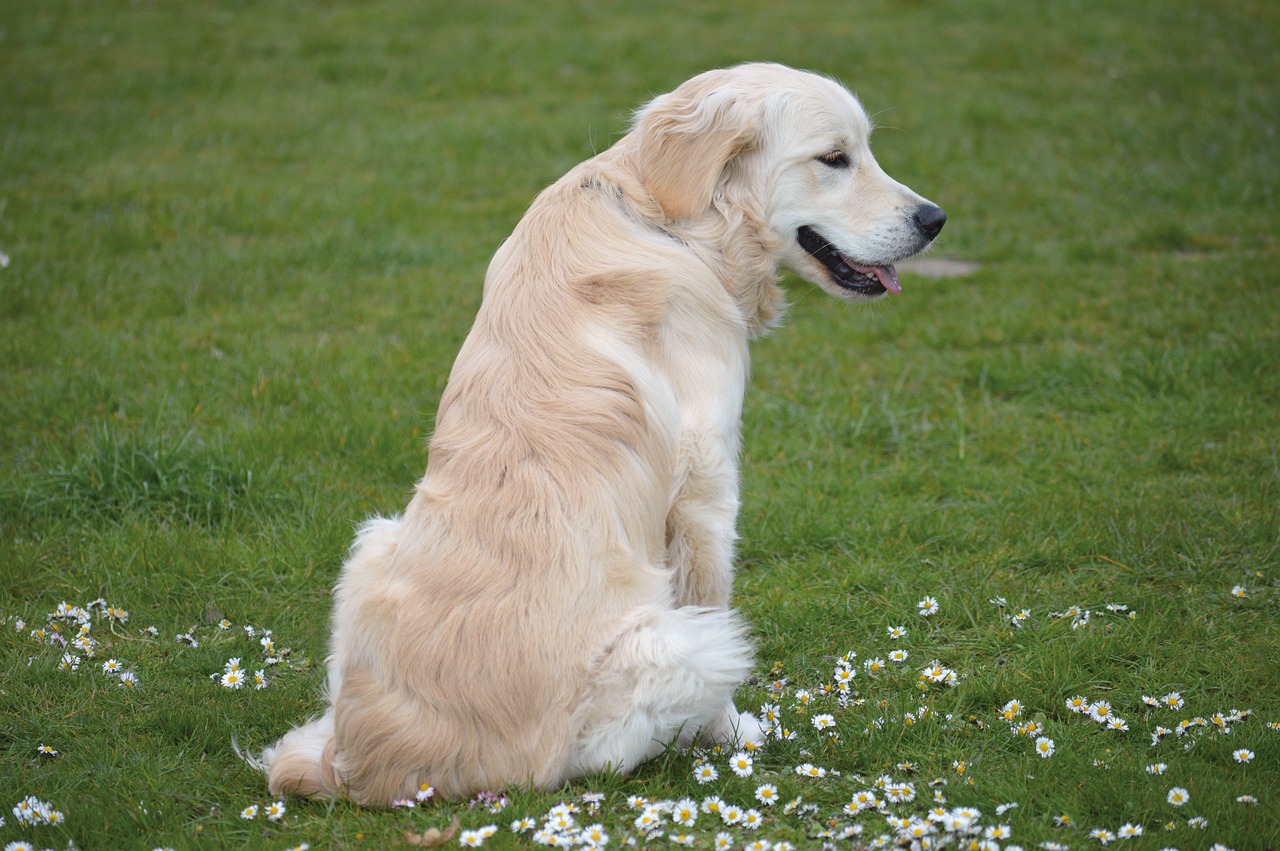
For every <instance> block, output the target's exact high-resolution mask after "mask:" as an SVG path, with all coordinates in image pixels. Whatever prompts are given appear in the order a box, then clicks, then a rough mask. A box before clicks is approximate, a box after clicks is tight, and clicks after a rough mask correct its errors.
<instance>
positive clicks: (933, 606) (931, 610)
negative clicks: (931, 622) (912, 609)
mask: <svg viewBox="0 0 1280 851" xmlns="http://www.w3.org/2000/svg"><path fill="white" fill-rule="evenodd" d="M916 608H917V609H918V610H919V611H920V616H921V617H926V618H927V617H932V616H933V615H935V614H937V613H938V600H937V598H935V597H925V598H924V599H923V600H921V601H920V602H919V603H916Z"/></svg>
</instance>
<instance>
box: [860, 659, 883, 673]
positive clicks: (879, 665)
mask: <svg viewBox="0 0 1280 851" xmlns="http://www.w3.org/2000/svg"><path fill="white" fill-rule="evenodd" d="M862 667H864V668H866V669H867V673H868V674H872V675H875V674H878V673H880V672H881V671H883V670H884V660H883V659H880V658H874V659H868V660H867V661H865V662H863V663H862Z"/></svg>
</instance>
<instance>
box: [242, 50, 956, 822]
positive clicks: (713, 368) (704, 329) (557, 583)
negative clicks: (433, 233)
mask: <svg viewBox="0 0 1280 851" xmlns="http://www.w3.org/2000/svg"><path fill="white" fill-rule="evenodd" d="M870 132H871V126H870V122H869V121H868V118H867V116H866V114H865V113H864V111H863V109H862V107H861V106H860V105H859V103H858V101H857V100H856V99H855V98H854V96H853V95H852V94H850V93H849V91H848V90H846V89H845V88H843V87H842V86H841V85H839V84H838V83H836V82H834V81H832V80H831V79H828V78H826V77H823V76H819V75H817V74H813V73H808V72H803V71H798V70H794V69H791V68H787V67H784V66H781V65H775V64H766V63H752V64H746V65H740V66H736V67H732V68H728V69H722V70H715V71H709V72H707V73H704V74H701V75H699V76H696V77H694V78H692V79H690V80H689V81H687V82H685V83H684V84H682V85H681V86H680V87H679V88H677V89H676V90H675V91H673V92H671V93H669V94H664V95H661V96H659V97H657V98H655V99H654V100H652V101H651V102H649V103H648V104H647V105H646V106H644V107H642V108H641V109H640V110H638V111H637V113H636V114H635V116H634V119H633V122H632V126H631V129H630V131H629V132H628V133H627V134H626V135H625V136H624V137H623V138H621V139H620V140H619V141H618V142H617V143H616V144H615V145H613V146H612V147H611V148H609V149H608V150H606V151H604V152H603V153H601V154H599V155H597V156H595V157H594V158H592V159H590V160H588V161H586V162H584V163H582V164H580V165H578V166H577V167H575V168H574V169H572V170H571V171H570V172H569V173H568V174H566V175H565V176H564V177H562V178H561V179H560V180H558V181H557V182H556V183H554V184H553V185H552V186H550V187H549V188H547V189H546V190H544V191H543V192H542V193H541V194H540V195H539V196H538V197H537V199H536V200H535V201H534V202H533V204H532V205H531V206H530V208H529V210H528V211H527V213H526V214H525V215H524V217H523V218H522V220H521V221H520V222H519V224H518V225H517V226H516V228H515V230H514V232H513V233H512V234H511V236H510V238H509V239H507V241H506V242H505V243H504V244H503V245H502V246H501V247H500V248H499V249H498V251H497V253H496V254H495V256H494V257H493V260H492V262H491V264H490V266H489V269H488V273H487V275H486V277H485V282H484V294H483V299H482V303H481V306H480V308H479V311H478V314H477V316H476V319H475V324H474V326H473V327H472V329H471V331H470V333H469V335H468V336H467V338H466V340H465V342H464V343H463V345H462V348H461V350H460V352H459V353H458V357H457V360H456V362H455V363H454V365H453V369H452V372H451V374H450V376H449V381H448V385H447V388H446V390H445V392H444V394H443V396H442V398H441V400H440V405H439V410H438V413H437V418H436V426H435V430H434V434H433V436H432V438H431V440H430V443H429V446H428V464H427V469H426V473H425V474H424V476H423V478H422V479H421V481H419V482H418V484H417V487H416V489H415V492H414V495H413V497H412V499H411V501H410V502H409V504H408V506H407V508H406V509H405V510H404V512H403V514H402V515H400V516H398V517H394V518H374V519H372V520H370V521H368V522H367V523H366V524H365V525H364V526H363V527H362V528H361V529H360V531H359V533H358V535H357V537H356V541H355V544H354V545H353V547H352V549H351V552H350V554H349V556H348V558H347V561H346V563H345V564H344V566H343V568H342V571H341V576H340V578H339V579H338V582H337V586H336V589H335V592H334V609H333V617H332V631H333V635H332V646H331V652H330V656H329V659H328V684H327V702H328V709H327V711H326V712H325V713H324V715H323V716H322V717H320V718H318V719H315V720H312V721H310V722H309V723H306V724H304V725H302V726H300V727H297V728H295V729H294V730H292V731H291V732H289V733H288V734H287V735H285V736H284V737H283V738H282V739H281V740H280V741H279V742H278V743H276V744H275V745H274V746H273V747H270V748H268V749H267V750H265V751H264V752H263V754H262V755H261V757H260V758H259V759H258V760H257V761H256V764H257V765H258V767H260V768H262V769H264V770H265V771H266V774H267V779H268V785H269V787H270V789H271V791H272V792H273V793H275V794H296V795H301V796H312V797H346V798H349V799H350V800H353V801H355V802H357V803H359V804H362V805H366V806H385V805H389V804H391V803H392V802H394V801H396V800H398V799H405V798H411V797H413V796H414V794H415V793H416V792H417V791H418V790H419V789H422V788H425V787H426V786H427V785H430V786H432V787H434V789H435V792H436V794H438V795H439V796H441V797H443V798H447V799H459V798H464V797H467V796H471V795H474V794H475V793H477V792H479V791H483V790H497V789H500V788H503V787H506V786H521V785H523V786H533V787H537V788H543V789H554V788H558V787H560V786H561V785H562V784H564V783H565V782H566V781H568V780H570V779H572V778H574V777H577V776H581V775H585V774H591V773H595V772H601V771H615V772H619V773H625V772H627V771H629V770H631V769H633V768H634V767H636V766H637V765H639V764H641V763H643V762H645V761H646V760H648V759H651V758H652V757H654V756H656V755H657V754H659V753H661V752H662V751H663V750H664V749H665V748H666V747H668V746H670V745H671V744H672V743H677V744H688V743H691V742H693V741H695V740H696V741H718V742H725V743H730V744H731V746H738V745H740V744H742V743H744V742H746V741H754V742H760V741H762V740H763V739H764V736H765V730H764V729H763V728H762V727H761V724H760V722H758V721H757V720H756V719H755V718H754V717H753V716H751V715H750V714H745V713H739V712H738V711H737V709H736V708H735V707H734V704H733V692H734V690H735V688H736V687H737V686H738V685H739V684H740V683H741V682H742V681H743V680H744V678H746V677H747V676H748V674H749V672H750V669H751V665H752V646H751V642H750V640H749V637H748V630H747V626H746V624H745V623H744V622H743V620H742V618H741V617H739V616H738V615H737V614H736V613H734V612H733V611H732V610H731V609H730V593H731V587H732V579H733V559H734V544H735V537H736V532H735V522H736V515H737V511H738V502H739V499H738V457H739V449H740V447H739V431H740V420H741V410H742V401H743V392H744V389H745V383H746V379H747V371H748V343H749V341H750V340H752V339H753V338H754V337H757V336H759V335H761V334H763V333H765V332H766V331H767V330H768V329H769V328H770V327H771V326H773V325H774V324H775V323H776V322H777V321H778V320H779V319H780V318H781V316H782V314H783V310H784V299H783V293H782V290H781V289H780V287H779V286H778V282H779V280H780V274H779V273H780V271H781V270H784V269H785V270H789V271H791V272H793V273H796V274H798V275H799V276H801V277H803V278H806V279H808V280H809V281H811V282H814V283H816V284H817V285H818V286H819V287H821V288H822V289H823V290H825V291H826V292H828V293H830V294H831V295H833V296H835V297H836V298H838V299H841V300H844V301H865V300H871V299H877V298H880V297H882V296H884V295H885V294H886V293H898V292H900V291H901V286H900V283H899V280H898V276H897V274H896V272H895V270H894V266H893V264H894V263H895V262H897V261H899V260H902V259H903V258H906V257H909V256H911V255H913V254H916V253H917V252H920V251H921V250H923V249H924V248H926V247H927V246H928V245H929V244H930V243H931V242H932V241H933V239H934V237H936V236H937V235H938V232H939V231H940V230H941V229H942V226H943V224H944V222H945V221H946V216H945V214H944V213H943V211H942V210H941V209H940V208H939V207H938V206H937V205H935V204H933V203H931V202H929V201H926V200H925V199H924V198H922V197H921V196H919V195H917V194H916V193H915V192H913V191H911V190H910V189H908V188H907V187H906V186H904V185H902V184H900V183H898V182H896V181H894V180H893V179H891V178H890V177H889V176H888V175H887V174H885V172H884V171H883V170H881V168H880V167H879V166H878V165H877V164H876V161H875V159H874V158H873V157H872V155H871V149H870V147H869V143H868V139H869V136H870Z"/></svg>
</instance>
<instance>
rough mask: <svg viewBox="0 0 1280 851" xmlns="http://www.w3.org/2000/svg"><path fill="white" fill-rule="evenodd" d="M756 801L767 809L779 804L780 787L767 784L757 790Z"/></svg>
mask: <svg viewBox="0 0 1280 851" xmlns="http://www.w3.org/2000/svg"><path fill="white" fill-rule="evenodd" d="M756 800H757V801H759V802H760V803H761V804H763V805H764V806H766V807H772V806H773V805H774V804H776V803H778V787H777V786H774V785H773V784H772V783H765V784H763V785H761V786H760V787H758V788H757V789H756Z"/></svg>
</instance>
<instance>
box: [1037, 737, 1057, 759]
mask: <svg viewBox="0 0 1280 851" xmlns="http://www.w3.org/2000/svg"><path fill="white" fill-rule="evenodd" d="M1056 747H1057V746H1056V745H1054V743H1053V739H1051V738H1049V737H1048V736H1041V737H1040V738H1038V739H1036V753H1038V754H1040V757H1041V759H1048V758H1049V757H1051V756H1053V752H1054V750H1055V749H1056Z"/></svg>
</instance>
